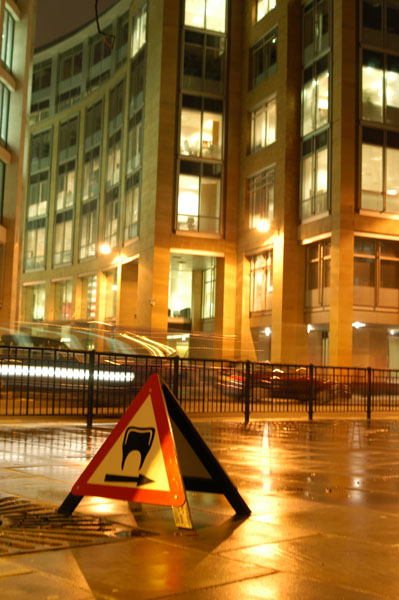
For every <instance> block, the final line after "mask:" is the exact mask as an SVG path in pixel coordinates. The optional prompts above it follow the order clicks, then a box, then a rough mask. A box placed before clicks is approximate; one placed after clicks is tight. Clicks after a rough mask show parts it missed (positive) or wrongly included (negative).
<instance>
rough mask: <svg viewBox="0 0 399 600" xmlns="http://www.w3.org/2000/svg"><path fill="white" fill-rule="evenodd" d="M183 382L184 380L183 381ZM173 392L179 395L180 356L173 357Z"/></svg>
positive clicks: (176, 395)
mask: <svg viewBox="0 0 399 600" xmlns="http://www.w3.org/2000/svg"><path fill="white" fill-rule="evenodd" d="M182 383H183V382H182ZM172 389H173V393H174V395H175V397H176V398H178V397H179V357H178V356H175V357H174V358H173V386H172Z"/></svg>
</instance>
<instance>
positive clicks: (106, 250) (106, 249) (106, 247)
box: [98, 242, 111, 255]
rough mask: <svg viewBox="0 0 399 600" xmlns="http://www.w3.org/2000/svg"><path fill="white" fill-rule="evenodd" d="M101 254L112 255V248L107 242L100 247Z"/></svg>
mask: <svg viewBox="0 0 399 600" xmlns="http://www.w3.org/2000/svg"><path fill="white" fill-rule="evenodd" d="M98 249H99V252H100V254H104V255H106V254H111V246H110V245H109V244H107V243H106V242H104V243H103V244H100V246H99V248H98Z"/></svg>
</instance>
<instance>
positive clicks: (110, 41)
mask: <svg viewBox="0 0 399 600" xmlns="http://www.w3.org/2000/svg"><path fill="white" fill-rule="evenodd" d="M94 13H95V15H96V23H97V31H98V33H99V34H100V35H102V36H103V38H104V44H105V45H106V46H107V47H108V48H110V49H111V50H112V48H113V47H114V42H115V36H114V34H113V33H105V32H104V31H102V30H101V28H100V21H99V18H98V0H94Z"/></svg>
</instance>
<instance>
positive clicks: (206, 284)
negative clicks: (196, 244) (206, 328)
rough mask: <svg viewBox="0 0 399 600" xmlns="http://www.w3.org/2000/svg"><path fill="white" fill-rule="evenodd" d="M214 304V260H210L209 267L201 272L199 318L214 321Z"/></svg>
mask: <svg viewBox="0 0 399 600" xmlns="http://www.w3.org/2000/svg"><path fill="white" fill-rule="evenodd" d="M215 304H216V258H211V259H210V265H209V267H207V268H206V269H204V270H203V271H202V303H201V318H202V319H214V318H215Z"/></svg>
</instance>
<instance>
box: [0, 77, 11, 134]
mask: <svg viewBox="0 0 399 600" xmlns="http://www.w3.org/2000/svg"><path fill="white" fill-rule="evenodd" d="M9 106H10V92H9V90H8V89H7V88H6V86H5V85H3V84H2V83H0V143H2V144H4V145H5V144H6V143H7V134H8V110H9Z"/></svg>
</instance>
